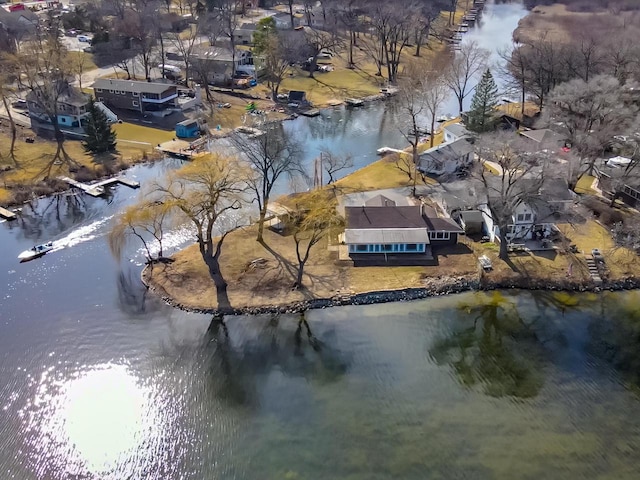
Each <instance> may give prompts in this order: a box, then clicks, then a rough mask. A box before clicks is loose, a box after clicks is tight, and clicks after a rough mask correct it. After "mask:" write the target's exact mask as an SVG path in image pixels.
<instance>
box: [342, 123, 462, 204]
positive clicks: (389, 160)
mask: <svg viewBox="0 0 640 480" xmlns="http://www.w3.org/2000/svg"><path fill="white" fill-rule="evenodd" d="M458 121H460V119H459V118H455V119H453V120H449V121H447V122H445V123H443V124H442V127H444V126H446V125H450V124H452V123H456V122H458ZM442 127H440V128H439V129H438V131H437V132H436V134H435V136H434V143H433V144H434V146H437V145H440V144H441V143H442V142H443V141H444V130H443V128H442ZM429 145H430V144H429V142H426V143H423V144H421V145H419V146H418V151H420V152H423V151H425V150H427V149H429V148H430V146H429ZM409 150H410V149H409V148H408V149H406V151H409ZM396 158H397V154H392V155H387V156H385V157H384V158H381V159H380V160H377V161H375V162H373V163H371V164H370V165H367V166H366V167H363V168H361V169H359V170H357V171H355V172H353V173H352V174H350V175H347V176H346V177H344V178H341V179H340V180H338V181H337V182H336V186H337V187H340V188H342V189H344V190H345V191H354V192H357V191H367V190H378V189H383V188H396V187H406V186H410V181H409V177H408V176H407V174H406V173H404V172H402V171H401V170H400V169H399V168H398V166H397V164H396ZM434 183H436V181H435V180H433V179H431V178H429V177H425V181H424V182H423V181H422V179H418V183H417V184H418V185H433V184H434Z"/></svg>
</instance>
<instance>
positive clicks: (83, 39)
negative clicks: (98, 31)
mask: <svg viewBox="0 0 640 480" xmlns="http://www.w3.org/2000/svg"><path fill="white" fill-rule="evenodd" d="M76 38H77V39H78V41H79V42H84V43H89V42H90V41H91V37H88V36H87V35H78V36H77V37H76Z"/></svg>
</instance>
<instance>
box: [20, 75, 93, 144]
mask: <svg viewBox="0 0 640 480" xmlns="http://www.w3.org/2000/svg"><path fill="white" fill-rule="evenodd" d="M45 92H46V93H45ZM51 98H55V99H56V114H57V115H56V116H57V122H58V125H59V126H60V128H61V129H62V130H63V131H69V132H71V133H82V132H84V126H85V125H86V121H87V117H88V116H89V102H90V101H91V95H89V94H86V93H83V92H82V91H81V90H80V89H77V88H75V87H73V86H71V85H69V84H68V83H67V82H58V83H56V84H54V85H53V86H51V87H49V88H47V89H45V88H44V87H43V88H42V89H34V90H32V91H31V92H29V93H28V94H27V97H26V101H27V109H28V110H29V118H31V120H32V124H33V123H34V122H33V120H35V121H36V122H38V124H39V125H33V126H34V127H38V126H39V127H45V128H46V126H47V125H51V118H50V117H49V115H48V114H47V111H48V109H47V108H46V102H47V101H49V99H51ZM50 128H52V127H50Z"/></svg>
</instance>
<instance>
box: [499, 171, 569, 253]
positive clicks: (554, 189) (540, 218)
mask: <svg viewBox="0 0 640 480" xmlns="http://www.w3.org/2000/svg"><path fill="white" fill-rule="evenodd" d="M521 181H522V180H521ZM535 181H537V180H535V179H531V182H535ZM574 196H575V194H573V193H572V192H571V191H570V190H569V187H568V185H567V182H566V180H564V179H561V178H557V179H549V180H546V181H545V183H544V185H543V186H542V188H540V190H539V192H538V195H537V196H534V197H532V198H531V199H529V200H528V201H526V202H522V203H520V204H519V205H518V206H517V207H516V209H515V212H514V214H513V218H512V222H513V223H511V224H510V225H509V226H508V227H507V232H506V234H505V237H506V239H507V241H508V242H509V243H518V242H523V241H526V240H544V239H546V238H548V237H549V236H551V235H553V234H554V233H555V232H556V231H557V227H556V226H555V223H556V222H558V221H565V220H564V219H565V218H566V216H568V215H570V206H571V205H573V204H574V202H575V198H574ZM489 226H490V229H489V231H490V232H491V230H494V232H493V234H494V235H498V237H499V232H497V231H495V230H496V228H491V227H493V226H492V225H489ZM490 236H491V237H492V236H493V235H490ZM492 240H493V238H492Z"/></svg>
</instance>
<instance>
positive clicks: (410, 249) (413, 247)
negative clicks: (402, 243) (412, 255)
mask: <svg viewBox="0 0 640 480" xmlns="http://www.w3.org/2000/svg"><path fill="white" fill-rule="evenodd" d="M417 249H418V245H417V244H415V243H407V252H415V251H416V250H417Z"/></svg>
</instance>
